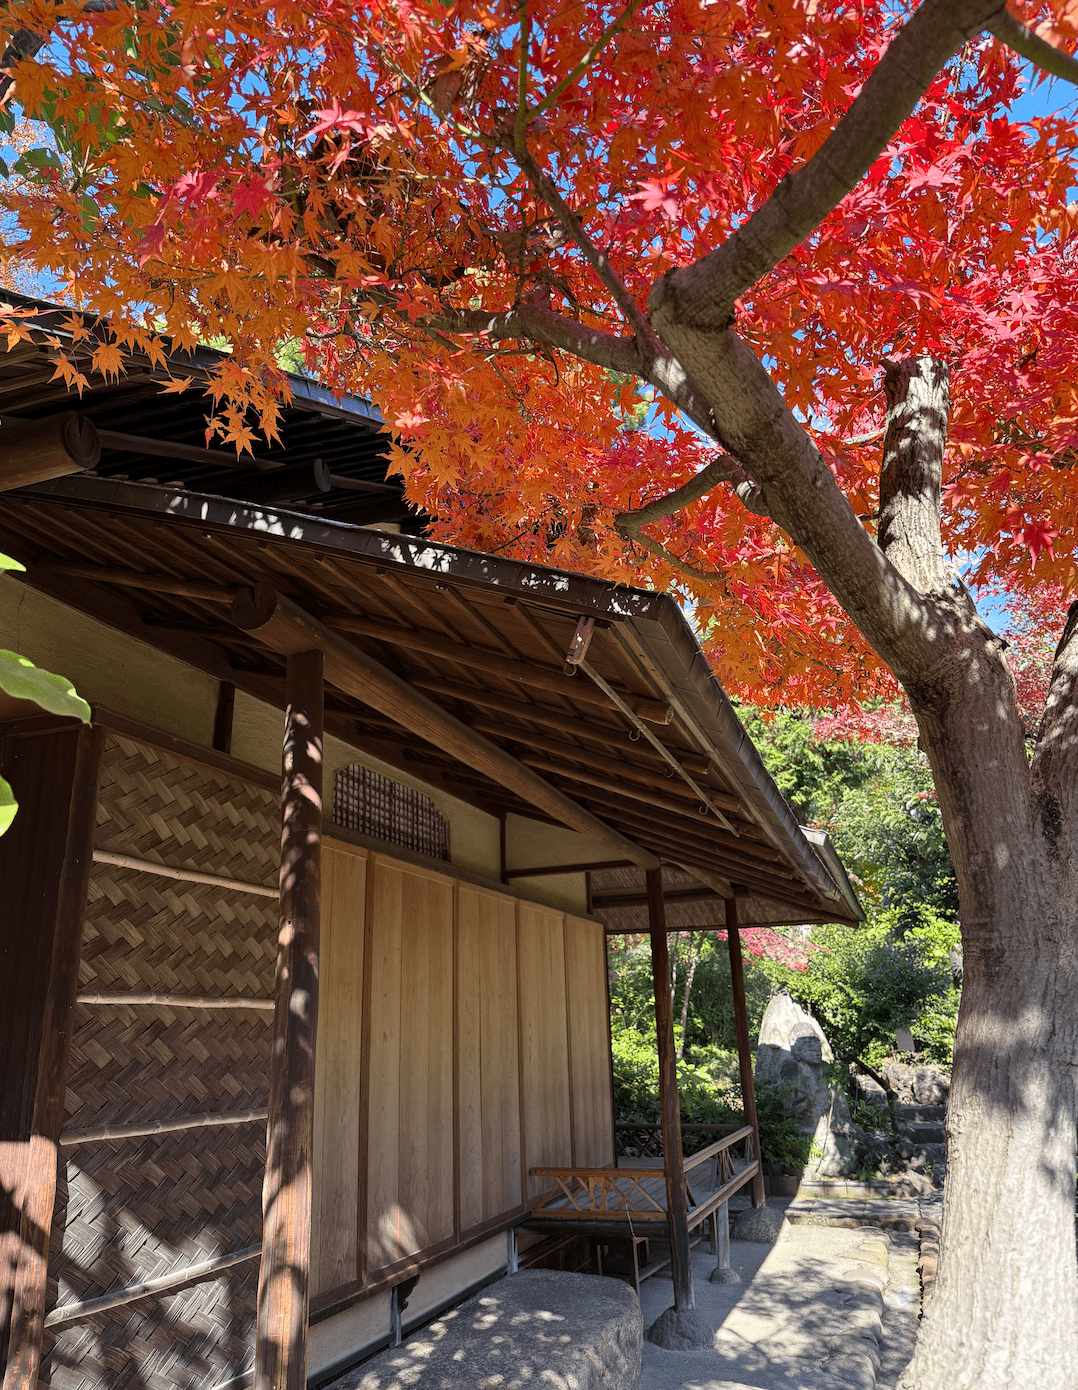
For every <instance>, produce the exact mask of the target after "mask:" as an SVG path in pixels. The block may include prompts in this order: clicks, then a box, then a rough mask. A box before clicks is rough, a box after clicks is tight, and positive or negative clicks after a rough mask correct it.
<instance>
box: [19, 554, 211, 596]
mask: <svg viewBox="0 0 1078 1390" xmlns="http://www.w3.org/2000/svg"><path fill="white" fill-rule="evenodd" d="M31 573H32V575H33V577H34V579H35V580H38V579H44V580H45V581H48V580H50V579H91V580H93V581H94V583H96V584H118V585H119V586H120V587H121V588H125V589H142V590H144V591H145V592H146V593H148V594H174V595H175V596H176V597H177V598H196V599H201V600H203V602H205V603H231V602H232V600H233V599H234V598H235V597H236V593H237V590H235V589H229V588H226V587H225V586H224V585H223V584H206V583H203V582H202V581H201V580H197V579H178V578H176V577H175V576H174V575H171V574H141V573H140V572H139V571H138V570H117V569H103V568H101V567H100V566H98V565H79V564H68V563H67V562H60V561H56V562H55V563H47V564H43V565H33V566H32V567H31Z"/></svg>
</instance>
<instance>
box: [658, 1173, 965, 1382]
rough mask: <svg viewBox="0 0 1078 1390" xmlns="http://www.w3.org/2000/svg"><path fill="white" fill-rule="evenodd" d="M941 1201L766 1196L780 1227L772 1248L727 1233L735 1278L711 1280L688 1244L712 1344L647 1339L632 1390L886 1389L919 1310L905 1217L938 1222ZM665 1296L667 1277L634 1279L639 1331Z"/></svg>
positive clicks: (705, 1257)
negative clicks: (780, 1214)
mask: <svg viewBox="0 0 1078 1390" xmlns="http://www.w3.org/2000/svg"><path fill="white" fill-rule="evenodd" d="M940 1201H941V1199H940V1196H939V1194H933V1195H931V1196H928V1197H922V1198H908V1199H893V1200H876V1201H835V1200H821V1199H815V1198H809V1197H802V1198H795V1199H793V1200H790V1199H774V1198H772V1199H771V1200H770V1201H769V1202H768V1206H769V1207H773V1208H776V1209H778V1210H784V1211H785V1214H786V1217H787V1223H788V1224H786V1225H785V1226H784V1227H783V1232H782V1235H781V1236H780V1238H779V1241H778V1243H777V1244H776V1245H773V1246H767V1245H755V1244H749V1243H747V1242H741V1241H731V1244H730V1254H731V1263H732V1265H733V1267H734V1269H736V1270H738V1272H739V1273H740V1274H741V1276H742V1280H743V1282H742V1283H741V1284H740V1285H732V1286H731V1285H717V1284H711V1283H709V1282H708V1277H707V1276H708V1274H709V1273H710V1271H711V1269H712V1267H713V1265H714V1260H713V1259H712V1257H711V1256H710V1255H709V1254H707V1253H706V1247H705V1246H699V1247H697V1249H696V1250H695V1251H694V1252H693V1280H694V1284H695V1288H696V1302H697V1312H698V1313H699V1314H700V1315H701V1316H702V1317H703V1318H704V1319H705V1320H706V1321H707V1322H708V1324H709V1325H710V1326H711V1327H712V1328H714V1331H715V1340H714V1345H713V1347H712V1348H709V1349H707V1350H704V1351H700V1352H674V1351H665V1350H661V1349H660V1348H658V1347H654V1346H652V1345H651V1344H650V1343H645V1344H644V1363H643V1371H642V1374H641V1378H640V1390H894V1387H895V1384H896V1382H897V1380H898V1378H899V1376H900V1375H901V1373H902V1371H903V1370H904V1369H905V1367H906V1364H907V1363H908V1361H909V1358H910V1355H911V1354H912V1350H913V1342H914V1339H915V1337H916V1332H917V1322H918V1317H919V1314H920V1283H919V1278H918V1270H917V1261H918V1236H917V1232H916V1230H915V1225H916V1223H917V1222H918V1221H922V1220H926V1219H927V1220H931V1219H933V1218H936V1219H938V1215H939V1207H940ZM735 1204H736V1205H741V1204H740V1203H732V1204H731V1205H735ZM746 1205H747V1203H746ZM670 1297H671V1295H670V1282H669V1280H668V1279H662V1278H660V1277H655V1278H652V1279H649V1280H648V1281H647V1282H646V1283H645V1284H644V1285H643V1287H642V1289H641V1299H640V1301H641V1305H642V1311H643V1314H644V1326H645V1327H648V1326H650V1325H651V1323H652V1322H653V1321H654V1320H655V1318H657V1317H658V1315H659V1314H660V1313H661V1312H662V1311H663V1310H664V1309H665V1308H667V1307H668V1306H669V1304H670Z"/></svg>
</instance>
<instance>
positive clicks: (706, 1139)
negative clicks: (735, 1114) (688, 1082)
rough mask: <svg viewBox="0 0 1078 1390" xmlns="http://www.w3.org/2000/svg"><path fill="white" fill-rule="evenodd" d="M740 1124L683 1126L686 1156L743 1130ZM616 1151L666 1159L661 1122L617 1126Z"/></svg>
mask: <svg viewBox="0 0 1078 1390" xmlns="http://www.w3.org/2000/svg"><path fill="white" fill-rule="evenodd" d="M741 1128H742V1126H741V1125H738V1124H723V1125H686V1124H683V1125H682V1126H681V1151H682V1153H683V1154H684V1155H685V1157H686V1158H689V1157H691V1156H692V1155H693V1154H695V1153H699V1151H700V1150H701V1149H702V1148H704V1147H706V1146H707V1145H708V1144H712V1143H714V1142H715V1140H716V1139H721V1138H724V1137H725V1136H726V1135H729V1134H733V1133H734V1131H735V1130H738V1129H741ZM614 1152H615V1153H616V1154H617V1156H618V1158H662V1156H663V1134H662V1126H661V1125H659V1124H617V1125H615V1126H614Z"/></svg>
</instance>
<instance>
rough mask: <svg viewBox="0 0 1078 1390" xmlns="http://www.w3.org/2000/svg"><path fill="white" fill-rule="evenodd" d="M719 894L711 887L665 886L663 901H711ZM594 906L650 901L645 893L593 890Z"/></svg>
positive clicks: (614, 905)
mask: <svg viewBox="0 0 1078 1390" xmlns="http://www.w3.org/2000/svg"><path fill="white" fill-rule="evenodd" d="M718 896H719V894H718V893H716V892H715V890H714V889H713V888H666V889H664V890H663V901H664V902H665V903H666V904H667V906H668V907H669V906H671V905H674V906H676V905H677V904H678V903H704V902H712V901H714V899H715V898H717V897H718ZM591 900H592V902H593V903H594V904H595V906H596V907H642V906H644V905H645V904H646V903H649V902H650V901H651V899H650V897H649V896H648V894H647V893H635V892H631V891H628V890H626V891H624V892H619V893H614V892H610V893H602V892H593V893H592V897H591Z"/></svg>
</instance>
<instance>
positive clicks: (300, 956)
mask: <svg viewBox="0 0 1078 1390" xmlns="http://www.w3.org/2000/svg"><path fill="white" fill-rule="evenodd" d="M286 700H287V710H286V714H285V733H284V750H283V759H282V762H283V776H282V783H281V880H280V888H281V912H280V934H279V936H278V939H277V985H276V999H275V1002H276V1007H275V1010H274V1033H273V1059H272V1063H271V1070H270V1094H269V1118H268V1121H267V1126H266V1177H265V1182H264V1184H263V1187H262V1265H261V1269H260V1270H259V1278H258V1334H257V1348H256V1355H255V1378H254V1390H304V1387H305V1386H306V1384H307V1320H308V1311H309V1304H310V1262H311V1146H312V1141H313V1133H314V1053H315V1037H316V1032H317V1026H318V936H319V907H320V888H321V850H322V732H323V729H322V726H323V680H322V653H321V652H318V651H306V652H298V653H296V654H295V655H293V656H289V658H288V673H287V686H286Z"/></svg>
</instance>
